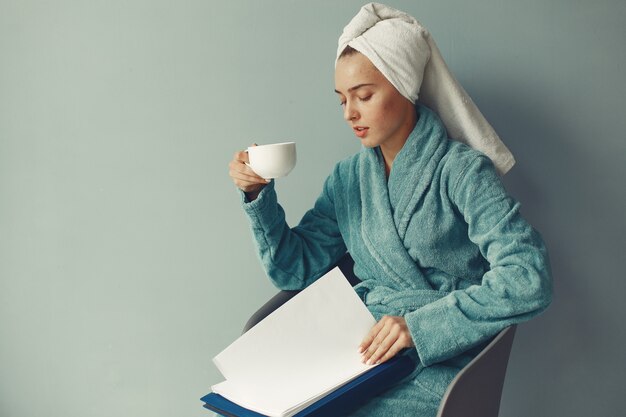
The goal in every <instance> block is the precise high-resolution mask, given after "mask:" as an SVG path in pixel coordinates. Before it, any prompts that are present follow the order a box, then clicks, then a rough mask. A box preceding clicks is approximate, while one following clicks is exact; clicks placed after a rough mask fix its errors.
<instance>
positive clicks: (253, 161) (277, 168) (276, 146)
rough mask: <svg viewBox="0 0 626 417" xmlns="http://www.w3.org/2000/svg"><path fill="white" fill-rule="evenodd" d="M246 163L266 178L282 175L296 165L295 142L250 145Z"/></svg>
mask: <svg viewBox="0 0 626 417" xmlns="http://www.w3.org/2000/svg"><path fill="white" fill-rule="evenodd" d="M247 152H248V159H249V160H250V162H249V163H248V164H246V165H248V166H249V167H250V168H252V170H253V171H254V172H255V173H256V174H257V175H258V176H260V177H263V178H265V179H266V180H269V179H272V178H280V177H284V176H286V175H287V174H289V173H290V172H291V170H292V169H293V167H295V166H296V143H295V142H283V143H272V144H270V145H258V146H250V147H249V148H248V149H247Z"/></svg>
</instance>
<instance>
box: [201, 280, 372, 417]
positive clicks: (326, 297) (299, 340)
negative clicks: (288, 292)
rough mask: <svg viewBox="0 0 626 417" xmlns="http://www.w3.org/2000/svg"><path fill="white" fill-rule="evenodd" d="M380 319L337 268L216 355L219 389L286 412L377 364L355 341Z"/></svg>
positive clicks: (250, 404)
mask: <svg viewBox="0 0 626 417" xmlns="http://www.w3.org/2000/svg"><path fill="white" fill-rule="evenodd" d="M375 323H376V320H375V319H374V317H373V316H372V314H371V313H370V312H369V310H367V307H366V306H365V305H364V304H363V302H362V301H361V300H360V299H359V297H358V296H357V294H356V293H355V292H354V289H353V288H352V286H351V285H350V284H349V283H348V281H347V280H346V278H345V277H344V276H343V274H342V273H341V271H340V270H339V268H335V269H333V270H332V271H330V272H329V273H328V274H326V275H324V276H323V277H321V278H320V279H318V280H317V281H316V282H314V283H313V284H311V285H310V286H309V287H307V288H306V289H305V290H303V291H302V292H300V293H299V294H298V295H296V296H295V297H294V298H292V299H291V300H289V301H288V302H287V303H285V304H284V305H283V306H282V307H281V308H279V309H278V310H276V311H274V312H273V313H272V314H270V315H269V316H268V317H266V318H265V319H264V320H263V321H262V322H260V323H259V324H257V325H256V326H255V327H253V328H252V329H250V330H249V331H248V332H246V333H245V334H244V335H242V336H241V337H240V338H239V339H237V340H236V341H235V342H233V343H232V344H231V345H230V346H228V347H227V348H226V349H224V350H223V351H222V352H221V353H220V354H219V355H217V356H216V357H215V358H214V359H213V361H214V363H215V364H216V366H217V367H218V369H219V370H220V372H222V374H223V375H224V377H225V378H226V379H227V381H226V382H223V383H221V384H217V385H215V386H213V387H212V389H213V392H216V393H218V394H220V395H222V396H224V397H225V398H228V399H230V400H231V401H233V402H236V403H238V404H240V405H242V406H244V407H246V408H249V409H251V410H254V411H257V412H260V413H262V414H269V415H277V416H278V415H285V414H284V413H286V412H287V411H288V410H289V409H290V408H293V407H294V406H297V405H299V404H300V403H302V402H306V401H308V400H310V399H312V398H317V397H318V396H319V395H318V394H320V393H326V392H328V391H329V390H332V389H334V388H336V387H337V386H339V385H341V384H343V383H344V382H346V381H347V380H349V379H352V378H354V377H355V376H357V375H359V374H361V373H363V372H365V371H367V370H368V369H370V368H371V366H367V365H364V364H362V363H361V360H360V359H361V355H360V354H359V353H358V352H357V348H358V345H359V344H360V342H361V341H362V340H363V338H364V337H365V335H367V333H368V332H369V331H370V329H371V328H372V326H374V324H375ZM259 407H260V408H259Z"/></svg>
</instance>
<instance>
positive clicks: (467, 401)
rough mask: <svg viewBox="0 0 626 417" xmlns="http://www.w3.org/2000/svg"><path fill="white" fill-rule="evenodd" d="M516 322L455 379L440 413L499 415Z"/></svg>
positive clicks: (445, 415) (456, 416)
mask: <svg viewBox="0 0 626 417" xmlns="http://www.w3.org/2000/svg"><path fill="white" fill-rule="evenodd" d="M515 330H516V326H510V327H507V328H506V329H504V330H502V331H501V332H500V333H499V334H498V335H497V336H496V337H495V338H494V339H493V340H492V341H491V342H490V343H489V344H488V345H487V346H486V347H485V348H484V349H483V350H482V351H481V352H480V353H479V354H478V355H477V356H476V357H475V358H474V359H472V361H471V362H470V363H468V364H467V365H466V366H465V367H464V368H463V369H462V370H461V371H460V372H459V373H458V374H457V376H456V377H455V378H454V379H453V380H452V382H451V383H450V385H449V386H448V389H447V390H446V393H445V394H444V396H443V399H442V400H441V404H440V406H439V412H438V413H437V417H497V416H498V412H499V410H500V398H501V396H502V387H503V385H504V376H505V374H506V367H507V364H508V362H509V354H510V353H511V346H512V345H513V338H514V337H515Z"/></svg>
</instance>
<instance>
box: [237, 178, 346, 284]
mask: <svg viewBox="0 0 626 417" xmlns="http://www.w3.org/2000/svg"><path fill="white" fill-rule="evenodd" d="M332 184H333V176H332V175H331V176H330V177H329V178H328V179H327V180H326V182H325V183H324V188H323V190H322V193H321V194H320V196H319V197H318V199H317V200H316V202H315V205H314V206H313V208H312V209H311V210H309V211H308V212H306V213H305V215H304V216H303V217H302V220H301V221H300V223H299V224H298V225H297V226H295V227H293V228H290V227H289V225H288V224H287V223H286V221H285V212H284V210H283V208H282V207H281V206H280V204H278V200H277V195H276V191H275V189H274V181H271V182H270V183H269V184H268V185H267V186H265V188H264V189H263V190H262V191H261V193H260V194H259V196H258V197H257V199H256V200H254V201H252V202H246V201H245V197H244V201H243V207H244V210H245V212H246V214H247V215H248V218H249V220H250V224H251V227H252V233H253V235H254V238H255V242H256V246H257V249H258V254H259V257H260V259H261V263H262V264H263V267H264V268H265V271H266V273H267V275H268V276H269V278H270V279H271V280H272V282H273V283H274V285H275V286H276V287H278V288H280V289H282V290H298V289H302V288H305V287H306V286H308V285H309V284H311V283H312V282H313V281H315V280H316V279H317V278H319V277H320V276H322V275H324V274H325V273H326V272H328V270H329V269H330V268H331V267H332V266H333V265H335V264H336V263H337V261H338V260H339V259H340V258H341V256H343V254H345V252H346V245H345V243H344V240H343V238H342V236H341V233H340V231H339V226H338V224H337V217H336V213H335V207H334V196H333V186H332ZM242 194H243V193H242Z"/></svg>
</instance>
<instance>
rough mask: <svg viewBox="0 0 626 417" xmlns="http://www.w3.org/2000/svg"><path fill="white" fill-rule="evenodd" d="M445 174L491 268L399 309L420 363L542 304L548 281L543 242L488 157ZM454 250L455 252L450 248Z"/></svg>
mask: <svg viewBox="0 0 626 417" xmlns="http://www.w3.org/2000/svg"><path fill="white" fill-rule="evenodd" d="M469 159H470V160H469V161H468V162H467V163H465V164H459V165H461V166H462V168H459V169H457V170H456V172H455V173H454V174H455V175H450V182H449V184H450V186H449V198H450V199H451V201H452V202H453V204H454V205H455V206H456V208H457V209H458V211H459V212H460V213H461V214H462V216H463V217H464V219H465V221H466V222H467V225H468V236H469V238H470V239H471V240H472V241H473V242H474V243H475V244H476V245H478V247H479V249H480V251H481V253H482V255H483V256H484V258H485V259H486V260H487V261H488V262H489V265H490V269H489V271H487V272H486V273H485V274H484V276H483V277H482V282H481V283H480V284H477V285H473V286H470V287H468V288H466V289H464V290H456V291H453V292H451V293H450V294H448V295H446V296H444V297H443V298H441V299H439V300H437V301H435V302H433V303H430V304H427V305H425V306H424V307H422V308H419V309H417V310H415V311H413V312H410V313H408V314H407V315H406V316H405V319H406V321H407V325H408V327H409V331H410V332H411V335H412V337H413V339H414V342H415V345H416V348H417V352H418V355H419V356H420V360H421V361H422V363H424V365H430V364H433V363H436V362H440V361H443V360H446V359H449V358H452V357H454V356H457V355H458V354H460V353H462V352H464V351H466V350H467V349H469V348H471V347H473V346H475V345H477V344H478V343H481V342H483V341H485V340H487V339H488V338H490V337H492V336H493V335H495V334H496V333H497V332H499V331H500V330H502V329H503V328H505V327H507V326H509V325H511V324H514V323H519V322H522V321H525V320H527V319H529V318H531V317H533V316H535V315H537V314H539V313H540V312H541V311H543V310H544V309H545V308H546V307H547V306H548V304H549V303H550V301H551V296H552V281H551V275H550V266H549V261H548V256H547V252H546V248H545V246H544V243H543V241H542V239H541V237H540V236H539V234H538V233H537V232H536V231H535V230H534V229H533V228H532V227H531V226H530V225H529V224H528V223H527V222H526V221H525V220H524V219H523V218H522V216H521V215H520V212H519V203H517V202H516V201H515V200H513V199H512V198H511V197H510V196H509V195H508V193H507V192H506V190H505V188H504V186H503V185H502V183H501V181H500V179H499V178H498V175H497V174H496V171H495V169H494V167H493V164H492V163H491V161H490V160H489V159H488V158H486V157H485V156H484V155H473V156H472V158H469ZM450 256H454V254H450Z"/></svg>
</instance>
